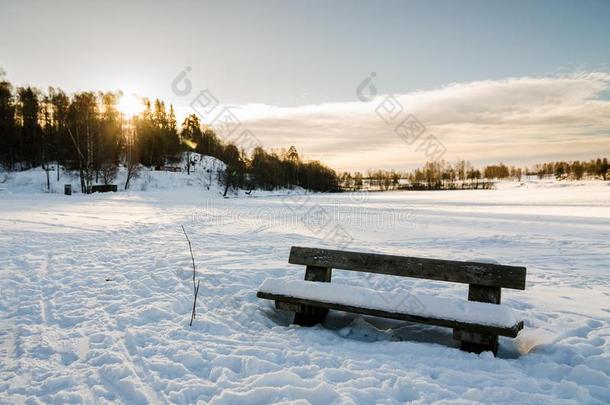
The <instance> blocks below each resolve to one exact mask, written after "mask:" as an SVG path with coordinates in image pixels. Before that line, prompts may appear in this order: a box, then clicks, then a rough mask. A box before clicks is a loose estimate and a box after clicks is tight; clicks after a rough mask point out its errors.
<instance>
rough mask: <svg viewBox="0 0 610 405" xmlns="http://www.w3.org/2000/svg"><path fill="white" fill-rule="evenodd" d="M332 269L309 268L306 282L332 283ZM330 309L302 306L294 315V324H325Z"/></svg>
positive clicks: (306, 272) (306, 271)
mask: <svg viewBox="0 0 610 405" xmlns="http://www.w3.org/2000/svg"><path fill="white" fill-rule="evenodd" d="M331 277H332V269H331V268H328V267H317V266H307V268H306V269H305V280H307V281H323V282H327V283H330V279H331ZM327 314H328V309H326V308H319V307H314V306H311V305H301V306H300V308H299V311H297V312H296V313H295V314H294V322H293V323H294V324H296V325H300V326H314V325H317V324H319V323H322V322H324V319H325V318H326V315H327Z"/></svg>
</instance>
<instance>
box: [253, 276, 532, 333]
mask: <svg viewBox="0 0 610 405" xmlns="http://www.w3.org/2000/svg"><path fill="white" fill-rule="evenodd" d="M257 296H258V297H259V298H265V299H269V300H275V301H276V305H277V303H285V304H286V305H284V306H281V305H278V308H281V309H290V310H294V311H296V312H299V306H315V307H320V308H327V309H334V310H339V311H346V312H354V313H360V314H364V315H372V316H380V317H385V318H392V319H398V320H404V321H411V322H419V323H426V324H431V325H439V326H445V327H449V328H454V329H461V330H465V331H469V332H476V333H488V334H492V335H502V336H509V337H516V336H517V334H518V333H519V331H520V330H521V329H523V321H518V320H517V318H516V317H515V314H514V313H513V311H512V310H511V309H510V308H508V307H506V306H504V305H496V304H490V303H485V302H477V301H464V300H459V299H451V298H441V297H437V296H429V295H419V294H418V295H413V294H405V293H392V292H386V291H376V290H372V289H369V288H364V287H356V286H350V285H344V284H336V283H326V282H316V281H300V280H277V279H266V280H265V281H264V282H263V284H262V285H261V286H260V287H259V290H258V293H257Z"/></svg>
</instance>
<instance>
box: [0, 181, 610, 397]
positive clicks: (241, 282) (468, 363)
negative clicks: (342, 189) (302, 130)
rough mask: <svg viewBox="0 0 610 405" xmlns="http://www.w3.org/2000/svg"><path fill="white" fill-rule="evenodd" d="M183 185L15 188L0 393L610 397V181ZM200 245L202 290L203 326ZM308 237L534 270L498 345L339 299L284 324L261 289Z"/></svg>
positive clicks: (2, 219)
mask: <svg viewBox="0 0 610 405" xmlns="http://www.w3.org/2000/svg"><path fill="white" fill-rule="evenodd" d="M195 190H196V189H195V188H178V189H173V190H171V189H170V190H163V191H154V190H153V191H148V192H133V193H117V194H107V195H91V196H82V195H73V196H72V197H65V196H63V195H54V194H41V193H31V192H29V193H11V192H9V191H6V190H5V191H2V192H0V226H1V228H0V229H1V231H0V291H1V292H0V402H1V403H21V402H23V403H25V402H28V400H29V401H34V400H40V401H43V402H56V403H65V402H75V403H82V402H86V403H117V402H118V403H193V402H197V401H202V402H210V403H245V402H247V403H250V404H256V403H261V404H262V403H268V402H272V401H278V402H279V401H294V400H299V399H302V400H305V401H308V402H310V403H332V402H335V403H362V404H370V403H374V402H382V403H403V402H405V401H420V402H430V401H436V400H449V401H458V400H460V399H465V400H466V401H473V402H477V401H481V402H514V403H518V402H521V403H523V402H530V401H538V402H547V403H559V402H562V401H565V402H589V403H605V402H609V401H610V388H609V386H610V185H609V183H608V182H580V183H569V182H561V183H557V182H554V181H549V182H529V183H525V184H522V185H519V184H517V183H504V184H500V185H499V186H498V189H497V190H479V191H435V192H387V193H355V194H325V195H322V194H319V195H307V196H303V195H290V196H264V195H261V196H256V197H248V198H246V197H244V198H230V199H223V198H221V197H219V196H218V193H217V191H214V190H213V191H195ZM180 225H184V227H185V228H186V229H187V231H188V233H189V236H190V238H191V240H192V242H193V248H194V252H195V259H196V262H197V266H198V275H197V277H198V279H199V280H201V291H200V296H199V301H198V311H197V312H198V317H197V319H196V320H195V322H194V325H193V326H192V327H189V326H188V322H189V320H190V310H191V306H192V280H191V279H190V277H191V275H192V269H191V267H190V266H191V264H190V256H189V253H188V246H187V244H186V241H185V239H184V235H183V234H182V231H181V228H180ZM293 245H298V246H313V247H328V248H337V247H340V248H344V249H347V250H358V251H368V252H379V253H386V254H396V255H409V256H421V257H433V258H442V259H452V260H481V259H485V260H488V259H493V260H496V261H497V262H499V263H501V264H508V265H523V266H526V267H527V269H528V275H527V288H526V290H525V291H514V290H504V291H503V294H502V300H503V303H504V304H506V305H507V306H509V307H511V308H513V309H514V310H515V311H517V312H518V313H519V315H520V317H521V318H522V319H524V320H525V329H524V330H523V331H522V332H521V334H520V335H519V337H518V338H517V339H504V338H501V339H500V349H499V353H498V354H499V357H498V358H495V359H494V358H493V356H492V355H490V354H489V353H487V354H482V355H475V354H471V353H464V352H460V351H459V350H456V349H455V347H456V346H457V344H456V343H455V342H454V341H453V340H452V337H451V330H450V329H444V328H437V327H431V326H424V325H419V324H408V323H404V322H394V321H389V320H381V319H375V318H367V317H359V316H355V315H350V314H343V313H337V312H334V313H331V315H330V316H329V318H328V319H327V321H326V323H325V327H320V326H318V327H313V328H300V327H295V326H289V322H290V318H289V316H288V314H287V313H284V312H281V311H276V310H275V309H274V308H273V305H272V303H270V302H268V301H266V300H260V299H257V298H256V290H257V288H258V286H259V285H260V284H261V283H262V282H263V281H264V280H265V279H266V278H267V277H273V278H285V279H302V277H303V275H304V268H303V267H302V266H293V265H289V264H288V263H287V259H288V252H289V250H290V247H291V246H293ZM333 282H337V283H345V284H351V285H355V286H361V287H369V288H374V289H379V290H387V291H392V292H400V291H404V292H417V293H424V294H429V295H439V296H442V297H463V298H464V299H466V296H467V287H466V286H465V285H459V284H448V283H438V282H433V281H427V280H417V279H398V278H392V277H388V276H385V277H383V276H370V275H364V274H358V273H350V272H342V271H335V272H334V273H333Z"/></svg>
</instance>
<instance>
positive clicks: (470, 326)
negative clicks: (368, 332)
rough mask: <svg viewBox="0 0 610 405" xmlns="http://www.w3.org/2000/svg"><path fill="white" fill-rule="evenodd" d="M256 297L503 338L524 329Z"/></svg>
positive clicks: (275, 296) (261, 293)
mask: <svg viewBox="0 0 610 405" xmlns="http://www.w3.org/2000/svg"><path fill="white" fill-rule="evenodd" d="M256 296H257V297H258V298H264V299H268V300H276V301H280V302H285V303H289V304H293V305H295V304H296V305H307V306H316V307H320V308H327V309H334V310H337V311H345V312H353V313H357V314H363V315H372V316H379V317H382V318H391V319H398V320H401V321H408V322H418V323H425V324H429V325H438V326H446V327H448V328H454V329H461V330H466V331H470V332H478V333H484V334H490V335H502V336H509V337H516V336H517V334H518V333H519V331H520V330H521V329H523V321H519V322H518V323H517V324H515V325H514V326H513V327H511V328H503V327H498V326H490V325H479V324H475V323H464V322H459V321H452V320H447V319H436V318H427V317H423V316H414V315H409V314H405V313H396V312H389V311H383V310H378V309H370V308H364V307H356V306H350V305H344V304H338V303H329V302H322V301H316V300H311V299H305V298H296V297H289V296H286V295H280V294H273V293H269V292H264V291H259V292H257V294H256Z"/></svg>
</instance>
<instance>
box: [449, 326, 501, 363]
mask: <svg viewBox="0 0 610 405" xmlns="http://www.w3.org/2000/svg"><path fill="white" fill-rule="evenodd" d="M453 338H454V339H455V340H458V341H459V342H460V350H462V351H465V352H470V353H477V354H480V353H482V352H492V353H493V355H494V356H495V355H497V354H498V335H484V334H482V333H476V332H469V331H465V330H460V329H454V330H453Z"/></svg>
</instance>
